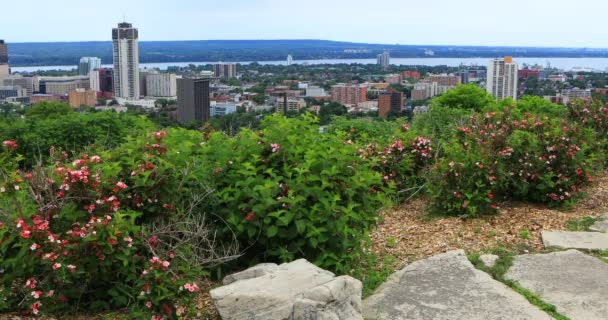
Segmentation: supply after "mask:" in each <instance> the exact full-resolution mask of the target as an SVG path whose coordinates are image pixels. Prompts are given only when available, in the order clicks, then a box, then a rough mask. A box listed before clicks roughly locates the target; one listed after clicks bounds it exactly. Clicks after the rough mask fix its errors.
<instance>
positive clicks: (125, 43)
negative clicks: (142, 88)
mask: <svg viewBox="0 0 608 320" xmlns="http://www.w3.org/2000/svg"><path fill="white" fill-rule="evenodd" d="M112 48H113V58H114V95H115V96H116V97H118V98H124V99H138V98H139V33H138V30H137V29H136V28H133V25H132V24H130V23H127V22H122V23H119V24H118V28H114V29H112Z"/></svg>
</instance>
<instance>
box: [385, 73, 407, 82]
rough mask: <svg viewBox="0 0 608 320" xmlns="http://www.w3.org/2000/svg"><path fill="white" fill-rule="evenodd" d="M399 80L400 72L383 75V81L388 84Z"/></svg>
mask: <svg viewBox="0 0 608 320" xmlns="http://www.w3.org/2000/svg"><path fill="white" fill-rule="evenodd" d="M401 80H403V79H402V78H401V75H400V74H387V75H385V76H384V82H386V83H388V84H401Z"/></svg>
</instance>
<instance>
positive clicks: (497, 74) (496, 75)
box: [486, 57, 518, 100]
mask: <svg viewBox="0 0 608 320" xmlns="http://www.w3.org/2000/svg"><path fill="white" fill-rule="evenodd" d="M517 70H518V68H517V63H515V62H513V58H512V57H504V58H498V59H494V60H492V61H490V63H489V64H488V74H487V81H486V91H488V93H490V94H491V95H493V96H494V97H495V98H496V99H498V100H501V99H505V98H508V97H510V98H512V99H513V100H517V80H518V79H517Z"/></svg>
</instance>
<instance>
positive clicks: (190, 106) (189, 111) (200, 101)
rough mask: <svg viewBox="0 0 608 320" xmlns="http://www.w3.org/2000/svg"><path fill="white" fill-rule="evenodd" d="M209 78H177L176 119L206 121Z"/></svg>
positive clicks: (208, 102)
mask: <svg viewBox="0 0 608 320" xmlns="http://www.w3.org/2000/svg"><path fill="white" fill-rule="evenodd" d="M209 80H210V79H209V78H198V79H192V78H183V79H177V121H179V122H181V123H188V122H192V121H196V122H206V121H208V120H209V117H210V110H209V108H210V100H209Z"/></svg>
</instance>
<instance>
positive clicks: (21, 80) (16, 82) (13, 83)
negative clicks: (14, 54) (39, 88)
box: [0, 74, 34, 96]
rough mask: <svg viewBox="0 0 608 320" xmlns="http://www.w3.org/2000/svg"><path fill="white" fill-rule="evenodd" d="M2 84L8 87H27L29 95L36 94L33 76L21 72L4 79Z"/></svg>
mask: <svg viewBox="0 0 608 320" xmlns="http://www.w3.org/2000/svg"><path fill="white" fill-rule="evenodd" d="M0 85H3V86H6V87H15V88H18V89H25V90H26V91H27V96H31V95H32V94H34V78H33V77H24V76H22V75H20V74H15V75H11V76H9V77H8V78H6V79H4V80H3V81H2V82H0Z"/></svg>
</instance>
